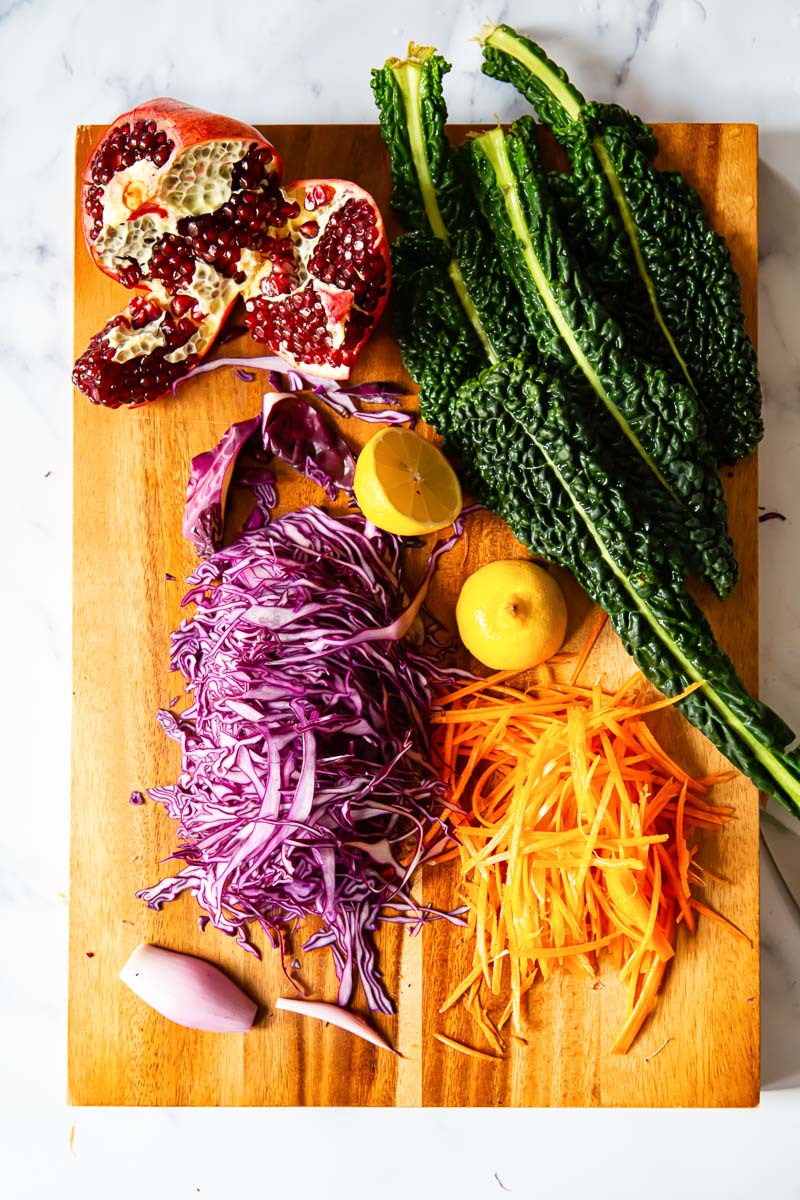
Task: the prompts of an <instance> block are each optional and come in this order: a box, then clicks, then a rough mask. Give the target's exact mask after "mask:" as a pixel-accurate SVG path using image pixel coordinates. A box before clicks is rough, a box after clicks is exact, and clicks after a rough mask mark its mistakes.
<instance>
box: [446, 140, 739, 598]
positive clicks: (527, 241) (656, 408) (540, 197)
mask: <svg viewBox="0 0 800 1200" xmlns="http://www.w3.org/2000/svg"><path fill="white" fill-rule="evenodd" d="M469 155H470V162H471V165H472V168H473V172H472V173H473V181H474V185H475V190H476V194H477V196H478V200H479V202H480V205H481V208H482V210H483V213H484V216H485V217H486V219H487V221H488V223H489V225H490V227H491V229H492V232H493V233H494V235H495V238H496V240H497V245H498V249H499V251H500V255H501V258H502V260H503V263H504V265H505V267H506V270H507V271H508V273H509V275H510V276H511V277H512V278H513V280H514V282H515V283H516V285H517V287H518V289H519V292H520V295H521V298H522V303H523V308H524V309H525V315H526V317H527V318H528V322H529V324H530V327H531V330H532V331H533V332H534V333H535V335H536V340H537V343H538V345H539V348H540V351H541V352H542V353H543V354H545V355H547V356H548V357H550V358H551V359H552V360H553V362H554V363H557V364H559V365H560V366H561V367H562V368H566V369H567V370H568V371H569V372H573V371H574V370H575V369H576V368H577V369H578V370H579V371H580V372H582V374H583V376H584V377H585V379H586V381H587V382H588V384H589V385H590V387H591V388H592V390H593V391H594V393H595V395H596V397H597V399H598V401H599V402H600V404H601V405H602V406H603V407H604V408H605V410H607V411H608V413H610V415H611V416H612V417H613V418H614V420H615V421H616V422H617V425H618V426H619V429H620V430H621V431H622V433H623V434H624V436H625V437H626V438H627V439H628V442H629V444H630V447H631V452H632V453H633V454H635V455H636V456H638V457H639V459H640V460H641V461H642V462H644V463H645V464H646V465H647V467H648V468H649V470H650V471H651V472H652V474H653V475H654V477H655V478H656V479H657V480H658V481H659V483H660V484H661V486H662V488H663V489H664V491H665V493H666V495H667V496H668V497H669V498H670V499H671V500H673V501H676V502H678V503H680V504H682V505H683V506H684V508H685V510H686V521H687V523H688V524H691V525H692V526H693V527H694V526H695V525H697V524H699V525H700V526H702V527H704V528H705V530H706V531H707V533H710V534H711V535H712V536H710V537H709V536H706V535H702V536H696V537H688V538H686V539H685V548H686V566H687V568H688V570H689V571H692V572H694V573H696V574H701V575H704V576H705V577H707V578H708V579H709V580H710V581H711V582H712V584H713V585H714V587H715V588H716V590H717V591H718V593H719V594H720V595H727V594H728V593H729V592H730V591H731V590H732V588H733V585H734V583H735V581H736V561H735V558H734V555H733V547H732V544H731V541H730V539H729V537H728V534H727V510H726V507H725V500H724V496H723V493H722V485H721V483H720V481H719V478H718V476H717V473H716V466H715V462H714V458H713V455H712V453H711V450H710V447H709V444H708V441H707V437H706V429H705V421H704V416H703V413H702V411H701V408H700V405H699V402H698V399H697V396H696V394H695V392H694V391H693V389H692V388H690V387H689V386H688V385H687V384H685V383H680V382H679V381H677V380H676V379H675V378H674V377H673V376H671V375H668V374H667V373H666V372H664V371H663V370H660V369H659V368H657V367H654V366H652V365H651V364H650V363H647V362H644V361H642V360H641V359H637V358H636V356H635V355H633V354H632V353H630V352H629V350H628V348H627V345H626V341H625V336H624V334H623V331H622V330H621V328H620V327H619V325H618V324H617V322H616V321H615V320H614V319H613V318H612V317H611V316H610V315H609V314H608V313H607V312H606V311H605V309H603V307H602V305H600V304H599V303H598V301H597V299H596V298H595V296H594V294H593V293H592V291H591V289H590V288H589V287H588V285H587V283H586V281H585V279H584V278H583V276H582V274H581V272H580V270H579V268H578V266H577V264H576V263H575V261H574V259H573V257H572V255H571V253H570V251H569V247H568V246H567V243H566V241H565V239H564V237H563V234H562V232H561V230H560V229H559V227H558V223H557V221H556V218H555V210H554V206H553V203H552V201H551V199H550V196H549V194H548V191H547V186H546V177H545V174H544V172H543V170H542V167H541V165H540V162H539V159H538V154H537V152H536V148H535V143H534V140H533V123H532V121H531V119H530V118H529V117H523V118H522V119H521V120H519V121H517V122H515V123H514V124H513V125H512V127H511V131H510V133H509V134H508V135H505V134H504V133H503V131H502V130H501V129H494V130H491V131H490V132H488V133H485V134H482V135H481V136H480V137H478V138H475V139H474V140H473V141H472V142H470V143H469ZM709 547H710V553H708V554H705V553H699V551H700V549H701V548H703V549H706V548H709Z"/></svg>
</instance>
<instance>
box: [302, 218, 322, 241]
mask: <svg viewBox="0 0 800 1200" xmlns="http://www.w3.org/2000/svg"><path fill="white" fill-rule="evenodd" d="M300 232H301V233H302V235H303V237H305V238H312V237H316V236H317V234H318V233H319V222H318V221H305V222H304V223H303V224H302V225H301V226H300Z"/></svg>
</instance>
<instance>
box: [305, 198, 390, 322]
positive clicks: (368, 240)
mask: <svg viewBox="0 0 800 1200" xmlns="http://www.w3.org/2000/svg"><path fill="white" fill-rule="evenodd" d="M378 241H379V231H378V228H377V225H376V222H375V210H374V208H373V206H372V205H371V204H370V203H369V202H368V201H367V200H355V199H352V200H347V201H346V202H345V203H344V204H343V205H342V207H341V208H340V209H337V211H336V212H335V213H333V215H332V216H331V217H330V219H329V221H328V223H327V225H326V226H325V232H324V233H323V235H322V237H321V238H320V240H319V244H318V245H317V246H316V248H315V250H314V253H313V254H312V256H311V258H310V259H309V261H308V269H309V271H310V273H311V274H312V275H315V276H316V277H317V279H321V280H323V282H325V283H331V284H334V285H335V286H336V287H337V288H340V289H341V290H342V291H351V292H352V293H353V295H354V296H355V300H356V304H357V305H358V307H359V308H364V309H366V310H367V311H370V310H371V309H373V308H375V306H376V304H377V303H378V300H379V298H380V297H381V295H382V294H383V292H384V291H385V289H386V275H387V268H386V261H385V258H384V257H383V255H382V254H381V253H379V252H378V250H377V245H378Z"/></svg>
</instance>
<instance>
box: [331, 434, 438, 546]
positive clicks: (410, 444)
mask: <svg viewBox="0 0 800 1200" xmlns="http://www.w3.org/2000/svg"><path fill="white" fill-rule="evenodd" d="M353 490H354V492H355V497H356V500H357V501H358V505H359V507H360V509H361V511H362V512H363V514H364V516H365V517H366V518H367V520H368V521H372V523H373V525H377V527H378V529H385V530H386V531H387V533H397V534H401V535H403V536H408V537H413V536H416V535H418V534H423V533H432V532H433V531H434V530H436V529H444V528H445V527H446V526H447V525H450V524H451V523H452V522H453V521H454V520H455V519H456V517H457V516H458V514H459V513H460V512H461V504H462V500H461V485H460V484H459V482H458V476H457V475H456V473H455V471H454V470H453V468H452V467H451V466H450V463H449V462H448V461H447V459H446V458H445V456H444V455H443V454H442V452H441V450H438V449H437V448H436V446H434V444H433V442H429V441H428V440H427V439H426V438H423V437H420V435H419V434H418V433H414V432H413V431H412V430H410V429H396V428H394V427H392V426H390V427H389V428H388V429H381V430H380V432H378V433H376V434H375V436H374V437H372V438H370V440H369V441H368V442H367V444H366V446H365V447H364V449H363V450H362V451H361V453H360V454H359V456H358V461H357V462H356V473H355V479H354V481H353Z"/></svg>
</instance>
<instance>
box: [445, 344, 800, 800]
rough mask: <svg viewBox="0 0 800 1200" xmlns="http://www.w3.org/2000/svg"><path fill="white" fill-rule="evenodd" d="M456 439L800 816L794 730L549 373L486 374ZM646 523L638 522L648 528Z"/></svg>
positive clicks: (731, 754) (695, 720)
mask: <svg viewBox="0 0 800 1200" xmlns="http://www.w3.org/2000/svg"><path fill="white" fill-rule="evenodd" d="M452 437H453V440H454V442H455V443H456V444H457V446H458V449H459V451H460V453H461V455H462V457H463V459H464V461H465V462H468V463H469V464H470V468H469V475H470V480H471V483H472V485H473V487H475V490H476V492H477V494H478V495H479V496H481V497H482V498H483V500H484V503H486V504H487V506H489V507H491V508H492V509H493V510H494V511H495V512H497V514H498V515H499V516H501V517H502V518H503V519H504V520H505V521H506V523H507V524H508V525H509V527H510V528H511V530H512V532H513V533H514V534H515V536H516V537H517V538H518V539H519V541H521V542H522V544H523V545H526V546H527V547H528V548H529V549H531V550H532V551H534V552H535V553H539V554H543V555H544V556H546V557H547V558H549V559H550V560H551V561H552V562H555V563H559V564H560V565H562V566H564V567H566V568H568V569H569V570H570V571H572V572H573V574H574V575H575V577H576V579H577V580H578V582H579V583H580V584H581V585H582V587H583V588H584V589H585V590H586V592H587V593H588V594H589V595H590V596H591V597H592V598H593V599H594V600H595V601H596V602H597V603H598V604H600V605H601V606H602V607H603V608H604V609H605V611H606V612H607V613H608V614H609V616H610V618H611V621H612V623H613V626H614V628H615V630H616V632H617V634H618V635H619V637H620V639H621V641H622V643H623V645H624V646H625V648H626V649H627V650H628V652H629V653H630V654H631V655H632V656H633V658H634V659H635V661H636V663H637V665H638V666H639V667H640V669H641V670H642V672H643V673H644V674H645V675H646V677H647V678H648V679H650V680H651V681H652V682H653V683H654V684H655V685H656V686H657V687H658V688H659V689H660V690H661V691H663V692H664V693H665V695H668V696H675V695H677V694H678V693H680V692H682V691H684V690H685V689H686V688H687V687H689V686H690V685H692V684H696V683H699V684H700V687H698V688H697V690H696V691H694V692H692V693H691V695H689V696H688V697H686V698H685V699H684V700H682V701H680V703H679V706H680V708H681V710H682V711H683V712H684V714H685V716H686V717H687V718H688V719H689V720H690V721H691V722H692V724H694V725H696V726H697V728H698V729H700V730H701V731H702V732H703V733H704V734H705V735H706V737H708V738H709V740H710V741H712V742H713V743H714V744H715V745H716V746H717V747H718V748H719V749H720V750H721V751H722V752H723V754H725V755H726V756H727V757H728V758H729V759H730V761H731V762H733V763H734V764H735V765H736V766H737V767H739V769H740V770H742V771H743V772H744V773H745V774H747V775H749V777H750V778H751V779H752V780H753V781H754V782H755V783H756V784H757V785H758V787H759V788H761V789H762V790H764V791H766V792H768V793H770V794H771V795H773V796H775V797H776V798H777V799H778V800H780V801H781V802H782V803H783V804H784V805H786V807H787V808H789V809H790V810H791V811H792V812H794V813H795V815H800V758H798V755H797V753H796V752H786V751H785V749H784V747H785V746H787V745H788V744H789V743H790V742H791V741H792V740H793V735H792V732H791V730H790V729H789V728H788V727H787V726H786V725H785V724H784V722H783V721H782V720H781V719H780V717H778V716H777V715H776V714H775V713H774V712H772V711H771V710H770V709H768V708H767V707H766V706H765V705H763V704H762V703H761V702H760V701H758V700H755V699H754V698H753V697H752V696H750V695H749V693H748V692H747V690H746V688H745V687H744V685H743V684H742V682H741V680H740V679H739V677H738V675H737V673H736V670H735V668H734V666H733V664H732V663H731V661H730V659H729V658H728V657H727V655H725V654H724V653H723V651H722V650H721V649H720V647H719V646H718V645H717V643H716V641H715V639H714V636H713V633H712V631H711V628H710V626H709V624H708V622H707V620H706V618H705V616H704V615H703V613H702V612H701V610H700V609H699V608H698V607H697V605H696V604H695V603H694V601H693V600H692V599H691V597H690V596H689V594H688V592H687V591H686V590H685V587H684V586H683V584H682V582H681V581H680V580H679V579H678V578H677V577H676V574H675V571H674V569H673V565H672V564H671V563H670V561H669V559H668V557H667V556H666V555H665V553H664V547H663V545H662V543H661V542H660V541H659V539H657V538H653V536H652V531H651V530H650V529H649V528H648V527H647V518H646V504H645V505H643V504H642V502H641V497H640V495H639V493H638V490H637V479H636V478H635V477H633V478H628V479H621V478H620V477H619V475H618V472H617V463H616V461H615V460H614V459H613V458H610V457H609V455H608V453H607V450H606V447H605V446H604V444H603V439H602V435H601V434H600V433H599V432H598V430H597V429H595V427H594V418H593V415H592V414H591V413H590V412H587V410H586V408H585V407H584V405H583V404H582V402H581V400H580V397H578V398H576V397H575V396H574V395H573V394H572V391H571V387H570V384H569V381H567V382H566V383H565V381H564V380H563V379H561V378H559V377H558V376H557V375H554V374H553V372H552V369H550V368H542V367H540V366H538V367H537V366H535V365H534V366H532V365H531V364H530V363H528V362H525V361H524V360H522V359H516V360H512V361H510V362H503V363H498V364H496V365H494V366H493V367H489V368H487V369H486V370H485V371H484V372H483V373H482V374H481V375H480V376H479V377H478V378H477V379H475V380H471V381H470V382H469V383H467V384H465V385H464V386H463V387H462V388H461V390H460V392H459V396H458V398H457V400H456V404H455V408H454V413H453V420H452ZM643 518H644V519H643Z"/></svg>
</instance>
